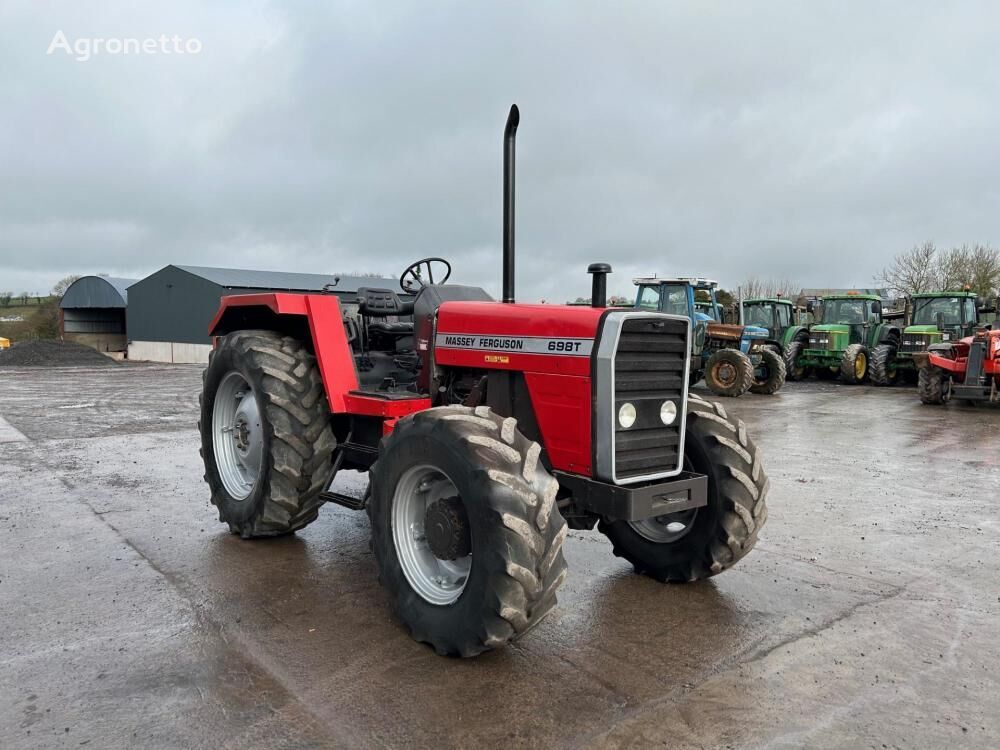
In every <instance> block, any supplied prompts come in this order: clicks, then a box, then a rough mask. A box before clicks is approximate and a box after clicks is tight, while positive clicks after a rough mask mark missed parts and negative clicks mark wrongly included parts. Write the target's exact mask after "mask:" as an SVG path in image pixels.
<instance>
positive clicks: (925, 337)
mask: <svg viewBox="0 0 1000 750" xmlns="http://www.w3.org/2000/svg"><path fill="white" fill-rule="evenodd" d="M930 343H931V337H930V335H929V334H926V333H904V334H903V338H902V340H901V341H900V342H899V351H901V352H922V351H924V350H925V349H926V348H927V347H928V346H929V345H930Z"/></svg>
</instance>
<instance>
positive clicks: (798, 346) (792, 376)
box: [785, 341, 809, 383]
mask: <svg viewBox="0 0 1000 750" xmlns="http://www.w3.org/2000/svg"><path fill="white" fill-rule="evenodd" d="M805 348H806V345H805V343H804V342H802V341H792V342H791V343H789V344H788V347H787V348H786V349H785V378H786V379H787V380H790V381H792V382H793V383H794V382H796V381H799V380H804V379H805V378H806V377H807V376H808V375H809V368H808V367H806V366H805V365H800V364H799V363H798V362H799V357H801V356H802V351H803V349H805Z"/></svg>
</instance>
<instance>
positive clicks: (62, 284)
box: [52, 274, 80, 297]
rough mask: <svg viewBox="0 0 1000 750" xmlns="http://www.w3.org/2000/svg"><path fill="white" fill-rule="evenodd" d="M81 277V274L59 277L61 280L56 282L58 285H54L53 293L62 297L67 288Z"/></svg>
mask: <svg viewBox="0 0 1000 750" xmlns="http://www.w3.org/2000/svg"><path fill="white" fill-rule="evenodd" d="M79 278H80V277H79V276H77V275H75V274H72V275H70V276H66V277H64V278H61V279H59V281H57V282H56V285H55V286H54V287H52V294H53V295H54V296H56V297H62V296H63V295H64V294H66V290H67V289H68V288H69V285H70V284H72V283H73V282H74V281H76V280H77V279H79Z"/></svg>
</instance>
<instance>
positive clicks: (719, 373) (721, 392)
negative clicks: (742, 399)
mask: <svg viewBox="0 0 1000 750" xmlns="http://www.w3.org/2000/svg"><path fill="white" fill-rule="evenodd" d="M705 385H707V386H708V388H709V390H711V391H712V393H714V394H715V395H717V396H725V397H727V398H736V397H737V396H742V395H743V394H744V393H746V392H747V391H748V390H750V386H751V385H753V362H751V361H750V358H749V357H748V356H747V355H746V354H744V353H743V352H741V351H739V350H738V349H719V351H717V352H715V353H714V354H713V355H712V356H711V357H709V358H708V363H707V364H706V365H705Z"/></svg>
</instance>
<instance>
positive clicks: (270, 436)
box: [198, 331, 336, 538]
mask: <svg viewBox="0 0 1000 750" xmlns="http://www.w3.org/2000/svg"><path fill="white" fill-rule="evenodd" d="M202 381H203V386H202V394H201V419H200V421H199V423H198V428H199V430H200V431H201V446H202V447H201V455H202V459H203V460H204V463H205V481H206V482H208V486H209V487H210V488H211V491H212V503H213V504H214V505H215V506H216V507H217V508H218V509H219V520H220V521H222V522H224V523H227V524H229V529H230V531H232V532H233V533H234V534H239V535H240V536H242V537H244V538H250V537H262V536H278V535H281V534H288V533H290V532H293V531H295V530H297V529H301V528H302V527H303V526H305V525H307V524H309V523H311V522H312V521H314V520H315V519H316V516H317V514H318V512H319V507H320V506H321V505H322V504H323V501H322V500H321V499H320V498H319V494H320V493H321V492H322V491H323V490H324V489H326V486H327V485H328V484H329V483H330V479H331V478H332V475H333V462H332V456H333V449H334V448H335V447H336V440H335V438H334V436H333V431H332V430H331V428H330V410H329V408H328V407H327V401H326V394H325V392H324V390H323V382H322V380H321V379H320V375H319V370H318V368H317V366H316V358H315V357H314V356H313V355H312V354H310V353H309V352H308V351H307V350H306V349H305V347H303V346H302V344H301V343H300V342H299V341H297V340H296V339H293V338H290V337H288V336H281V335H280V334H277V333H275V332H273V331H236V332H235V333H230V334H228V335H227V336H225V337H224V338H223V339H222V340H221V341H220V342H219V345H218V347H217V348H216V349H215V350H213V351H212V352H211V354H210V355H209V360H208V367H207V368H206V369H205V372H204V374H203V375H202Z"/></svg>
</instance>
